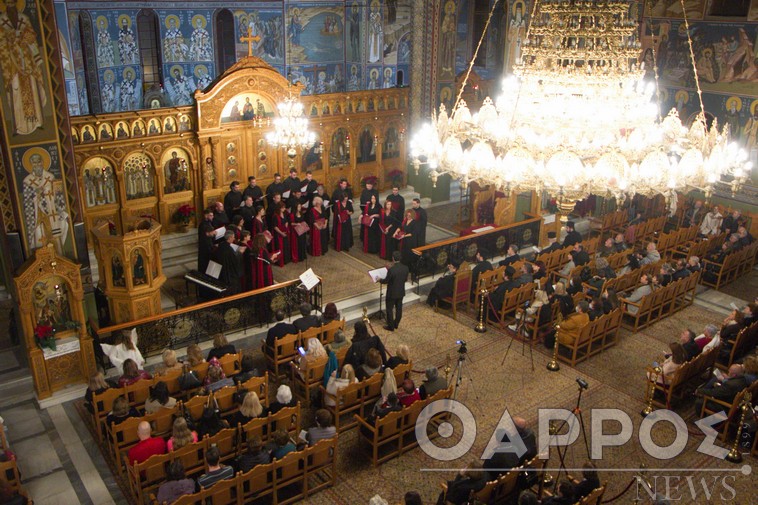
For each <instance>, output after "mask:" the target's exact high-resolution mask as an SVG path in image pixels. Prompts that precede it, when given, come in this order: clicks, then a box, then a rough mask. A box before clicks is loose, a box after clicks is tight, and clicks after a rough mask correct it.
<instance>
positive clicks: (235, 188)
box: [224, 181, 242, 220]
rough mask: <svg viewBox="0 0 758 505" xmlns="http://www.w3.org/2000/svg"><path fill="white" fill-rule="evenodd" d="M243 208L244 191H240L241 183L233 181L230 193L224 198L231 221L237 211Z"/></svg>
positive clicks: (230, 185)
mask: <svg viewBox="0 0 758 505" xmlns="http://www.w3.org/2000/svg"><path fill="white" fill-rule="evenodd" d="M240 206H242V191H240V183H239V182H238V181H233V182H232V183H231V184H229V192H228V193H227V194H226V196H224V210H225V211H226V216H227V217H228V218H229V219H230V220H231V219H232V217H234V214H236V213H237V210H238V209H239V208H240Z"/></svg>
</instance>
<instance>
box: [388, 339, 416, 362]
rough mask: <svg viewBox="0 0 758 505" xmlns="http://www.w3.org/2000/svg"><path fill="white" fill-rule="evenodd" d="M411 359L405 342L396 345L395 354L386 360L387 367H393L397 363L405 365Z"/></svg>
mask: <svg viewBox="0 0 758 505" xmlns="http://www.w3.org/2000/svg"><path fill="white" fill-rule="evenodd" d="M410 361H411V350H410V349H408V346H407V345H405V344H400V345H399V346H397V354H395V355H394V356H392V357H391V358H390V359H388V360H387V368H395V367H396V366H398V365H407V364H408V363H410Z"/></svg>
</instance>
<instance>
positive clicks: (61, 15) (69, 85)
mask: <svg viewBox="0 0 758 505" xmlns="http://www.w3.org/2000/svg"><path fill="white" fill-rule="evenodd" d="M54 7H55V20H56V24H57V26H58V49H59V50H60V55H61V68H63V80H64V87H65V89H66V102H68V113H69V114H71V115H74V114H79V96H78V93H77V91H76V73H75V71H74V68H75V66H74V54H73V48H72V45H71V36H70V34H69V29H68V16H67V15H66V4H62V3H56V4H54Z"/></svg>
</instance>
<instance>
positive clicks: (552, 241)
mask: <svg viewBox="0 0 758 505" xmlns="http://www.w3.org/2000/svg"><path fill="white" fill-rule="evenodd" d="M560 248H561V244H559V243H558V236H557V234H556V233H555V232H554V231H549V232H547V247H545V248H544V249H542V250H541V251H540V254H547V253H551V252H553V251H557V250H558V249H560Z"/></svg>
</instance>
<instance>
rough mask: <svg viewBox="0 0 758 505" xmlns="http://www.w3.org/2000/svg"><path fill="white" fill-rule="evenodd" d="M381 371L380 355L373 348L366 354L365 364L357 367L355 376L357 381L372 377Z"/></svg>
mask: <svg viewBox="0 0 758 505" xmlns="http://www.w3.org/2000/svg"><path fill="white" fill-rule="evenodd" d="M381 371H382V355H381V354H379V351H377V350H376V349H374V348H371V349H369V350H368V352H367V353H366V362H365V363H363V364H362V365H361V366H359V367H358V369H357V370H356V376H357V377H358V380H359V381H362V380H364V379H368V378H369V377H371V376H372V375H374V374H376V373H379V372H381Z"/></svg>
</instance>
